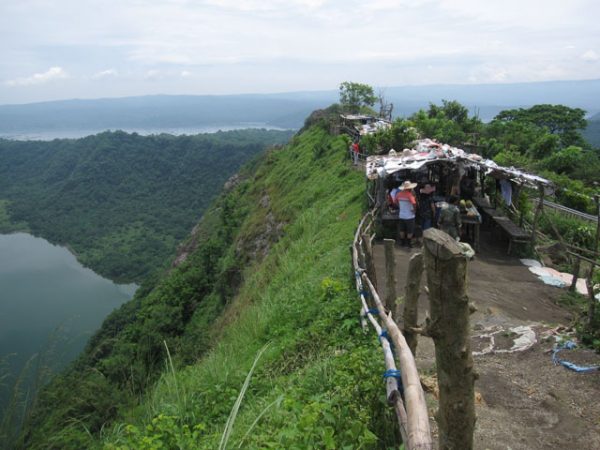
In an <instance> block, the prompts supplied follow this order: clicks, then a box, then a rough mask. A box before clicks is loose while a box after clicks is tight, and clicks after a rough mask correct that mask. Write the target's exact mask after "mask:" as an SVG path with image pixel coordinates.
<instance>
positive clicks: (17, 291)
mask: <svg viewBox="0 0 600 450" xmlns="http://www.w3.org/2000/svg"><path fill="white" fill-rule="evenodd" d="M136 287H137V286H136V285H117V284H115V283H113V282H112V281H110V280H107V279H105V278H102V277H101V276H99V275H97V274H96V273H94V272H93V271H92V270H90V269H86V268H85V267H83V266H82V265H81V264H79V262H77V260H76V258H75V256H73V254H71V253H70V252H69V251H68V250H67V249H65V248H63V247H59V246H56V245H52V244H50V243H49V242H48V241H46V240H44V239H41V238H37V237H34V236H31V235H29V234H25V233H16V234H9V235H2V234H0V381H1V380H2V375H3V374H6V373H8V374H9V379H8V382H7V380H4V381H3V382H1V383H0V418H1V411H2V405H3V402H5V401H6V399H7V389H6V386H7V385H8V386H10V385H11V384H12V383H13V382H14V380H15V379H16V377H17V376H18V375H19V374H20V373H21V371H22V369H23V368H24V367H25V366H26V363H27V361H28V360H30V358H31V357H32V356H33V355H34V354H36V353H38V354H40V356H42V361H43V360H44V359H45V360H46V361H47V362H49V363H51V364H52V365H53V366H55V368H58V367H60V366H64V365H65V364H66V363H67V362H69V361H71V360H73V359H74V358H75V357H76V356H77V355H78V354H79V353H80V352H81V350H82V349H83V347H84V345H85V343H86V341H87V340H88V339H89V337H90V336H91V334H92V333H93V332H94V331H96V330H97V329H98V328H99V327H100V324H101V323H102V321H103V320H104V318H105V317H106V316H107V315H108V314H109V313H110V312H111V311H112V310H113V309H115V308H117V307H118V306H120V305H121V304H123V303H124V302H126V301H127V300H129V299H131V298H132V297H133V294H134V293H135V289H136ZM32 361H34V363H33V364H31V369H29V370H28V371H27V372H28V373H27V376H26V378H29V379H31V378H32V377H33V376H34V375H35V373H34V372H35V367H37V364H36V363H37V362H38V361H40V357H39V356H38V358H36V359H34V360H32Z"/></svg>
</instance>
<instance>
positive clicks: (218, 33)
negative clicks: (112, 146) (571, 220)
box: [0, 0, 600, 104]
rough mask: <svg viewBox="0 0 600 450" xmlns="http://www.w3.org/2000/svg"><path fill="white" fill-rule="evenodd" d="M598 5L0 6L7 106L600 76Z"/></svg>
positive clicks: (591, 0) (1, 76)
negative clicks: (348, 84) (349, 85)
mask: <svg viewBox="0 0 600 450" xmlns="http://www.w3.org/2000/svg"><path fill="white" fill-rule="evenodd" d="M598 17H600V2H598V1H595V0H569V1H565V0H486V1H482V0H410V1H405V0H368V1H364V0H360V1H359V0H2V1H1V2H0V55H2V58H0V104H11V103H29V102H37V101H48V100H57V99H71V98H100V97H123V96H132V95H147V94H237V93H270V92H289V91H305V90H309V91H312V90H330V89H337V87H338V86H339V84H340V82H342V81H356V82H362V83H368V84H371V85H373V86H376V87H385V86H404V85H426V84H455V83H456V84H469V83H511V82H529V81H548V80H578V79H598V78H600V27H599V26H598V24H597V20H598Z"/></svg>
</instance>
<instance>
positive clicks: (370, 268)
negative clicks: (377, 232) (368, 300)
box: [361, 234, 377, 288]
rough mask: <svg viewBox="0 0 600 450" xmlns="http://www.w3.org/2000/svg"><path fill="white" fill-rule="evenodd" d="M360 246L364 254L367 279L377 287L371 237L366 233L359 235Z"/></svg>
mask: <svg viewBox="0 0 600 450" xmlns="http://www.w3.org/2000/svg"><path fill="white" fill-rule="evenodd" d="M361 241H362V247H363V251H364V254H365V269H367V273H368V274H369V279H370V280H371V281H372V282H373V285H374V286H375V288H377V274H376V273H375V264H374V263H373V246H372V245H371V237H370V236H369V235H368V234H363V235H362V236H361Z"/></svg>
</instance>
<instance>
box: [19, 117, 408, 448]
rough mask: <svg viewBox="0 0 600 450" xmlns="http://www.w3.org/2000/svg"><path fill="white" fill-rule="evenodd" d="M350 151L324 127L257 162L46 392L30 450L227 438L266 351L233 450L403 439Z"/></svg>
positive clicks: (28, 437) (25, 439)
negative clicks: (360, 240) (368, 315)
mask: <svg viewBox="0 0 600 450" xmlns="http://www.w3.org/2000/svg"><path fill="white" fill-rule="evenodd" d="M346 148H347V142H346V141H345V140H344V138H343V137H332V136H330V135H329V134H328V133H326V132H325V131H323V130H322V129H321V128H319V127H312V128H310V129H309V130H308V131H306V132H304V133H303V134H302V135H300V136H297V137H295V138H294V139H293V141H292V143H291V144H290V145H289V146H287V147H285V148H284V149H281V150H272V151H270V152H269V153H267V154H266V155H265V156H264V157H263V158H262V159H261V160H260V161H257V162H256V164H255V166H254V167H253V168H247V169H246V170H245V171H244V172H243V173H242V175H241V178H240V180H239V182H238V183H237V184H236V185H235V187H232V188H231V189H229V190H228V191H226V192H225V193H223V194H222V195H221V196H220V197H219V198H218V200H217V201H216V202H215V204H214V205H213V207H212V208H211V209H210V210H209V211H208V212H207V213H206V214H205V216H204V217H203V219H202V221H201V223H200V225H199V226H198V227H197V228H196V230H195V233H194V235H193V236H192V238H191V239H190V240H189V241H188V242H187V243H186V245H185V246H184V250H183V251H184V252H185V253H186V254H188V256H187V258H186V260H185V262H183V263H182V264H180V265H179V266H178V267H177V268H175V269H174V270H172V271H171V272H170V273H169V274H168V275H167V276H166V277H164V278H163V279H162V280H160V281H159V282H158V283H157V284H156V286H155V287H154V288H145V287H142V289H140V290H139V291H138V293H137V295H136V297H135V298H134V300H132V301H131V302H130V303H128V304H126V305H124V306H123V307H122V308H121V309H120V310H119V311H116V312H115V313H113V314H112V315H111V316H110V317H109V318H108V319H107V320H106V321H105V323H104V325H103V326H102V328H101V330H100V331H99V332H98V333H97V335H96V336H95V337H94V338H93V339H92V340H91V342H90V343H89V345H88V348H87V350H86V352H85V353H84V354H83V355H82V356H81V357H80V358H79V360H78V361H77V362H76V363H75V364H74V365H73V366H72V367H71V368H70V369H69V370H68V371H66V372H65V374H63V375H62V376H60V377H58V378H57V379H55V380H54V381H53V382H52V383H51V384H50V385H49V386H48V388H47V389H45V391H44V392H43V394H42V395H41V397H40V398H39V400H38V401H37V403H36V405H35V408H34V409H33V413H32V414H31V415H30V417H29V420H28V422H27V425H26V427H25V429H24V432H23V434H22V438H21V441H20V446H21V447H23V448H30V449H36V448H56V449H58V448H61V449H64V448H102V447H104V448H113V449H114V448H136V449H137V448H148V449H150V448H210V449H212V448H217V447H218V446H219V442H220V440H221V438H222V436H223V432H224V430H225V426H226V423H227V421H228V417H229V414H230V411H231V410H232V407H234V404H235V403H236V398H237V396H238V393H239V392H240V389H241V388H242V385H243V384H244V379H245V377H246V375H247V374H248V373H249V371H250V370H251V367H252V365H253V362H254V361H255V358H256V357H257V355H258V354H259V353H260V351H261V349H264V353H262V356H261V357H260V358H259V359H258V361H257V362H256V368H255V370H254V372H253V374H252V378H251V380H250V382H249V385H248V388H247V390H246V391H245V396H244V397H243V400H242V401H241V406H240V408H239V412H238V414H237V416H236V420H235V423H234V425H233V427H232V431H231V435H230V437H229V444H228V445H227V447H228V448H233V447H238V446H240V447H241V448H311V447H314V446H319V447H325V448H343V447H344V446H348V448H373V447H379V448H385V447H386V446H388V445H393V443H394V442H397V436H395V433H396V429H397V427H396V426H395V425H394V421H395V418H394V417H393V412H392V411H391V410H390V409H388V408H387V407H385V396H384V390H383V383H382V381H381V374H382V373H383V371H384V366H383V361H382V358H381V355H380V354H379V350H378V344H377V342H376V340H375V338H374V337H373V335H372V334H371V333H366V334H365V333H363V332H362V329H361V328H360V326H359V323H358V314H357V313H358V310H359V306H358V302H357V299H356V294H355V292H353V287H352V282H351V280H352V274H351V270H350V262H349V261H350V260H349V252H348V249H349V245H350V243H351V241H352V236H353V231H354V229H355V227H356V224H357V221H358V219H359V218H360V215H361V210H362V207H363V203H364V200H363V198H364V197H363V196H364V185H363V176H362V174H361V173H360V172H358V171H353V170H352V169H351V168H350V165H349V164H348V162H347V161H346V160H345V155H346ZM165 344H166V345H165ZM167 347H168V349H169V353H170V356H171V357H172V360H171V359H170V358H169V354H167V351H166V348H167Z"/></svg>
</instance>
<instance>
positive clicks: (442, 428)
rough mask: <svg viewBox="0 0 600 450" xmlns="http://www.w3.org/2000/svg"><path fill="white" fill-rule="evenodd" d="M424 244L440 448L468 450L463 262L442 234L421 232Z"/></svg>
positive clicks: (471, 409)
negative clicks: (436, 387) (434, 362)
mask: <svg viewBox="0 0 600 450" xmlns="http://www.w3.org/2000/svg"><path fill="white" fill-rule="evenodd" d="M424 244H425V245H424V256H425V267H426V268H427V284H428V286H429V309H430V314H431V321H430V323H429V324H428V326H427V332H428V334H429V335H430V336H431V337H432V338H433V341H434V343H435V360H436V367H437V375H438V383H439V388H440V403H439V404H440V408H439V411H438V414H437V423H438V426H439V448H440V449H441V450H458V449H460V450H471V449H472V448H473V430H474V428H475V420H476V419H475V392H474V391H475V387H474V384H475V378H476V374H475V371H474V369H473V356H472V355H471V343H470V342H471V336H470V331H471V328H470V325H469V316H470V314H471V312H470V308H469V299H468V297H467V259H466V257H465V256H464V255H463V253H462V251H461V248H460V247H459V245H458V244H457V242H456V241H455V240H454V239H452V238H451V237H450V236H448V235H447V234H446V233H444V232H442V231H440V230H437V229H434V228H431V229H429V230H427V231H425V234H424Z"/></svg>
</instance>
